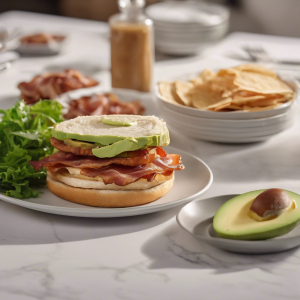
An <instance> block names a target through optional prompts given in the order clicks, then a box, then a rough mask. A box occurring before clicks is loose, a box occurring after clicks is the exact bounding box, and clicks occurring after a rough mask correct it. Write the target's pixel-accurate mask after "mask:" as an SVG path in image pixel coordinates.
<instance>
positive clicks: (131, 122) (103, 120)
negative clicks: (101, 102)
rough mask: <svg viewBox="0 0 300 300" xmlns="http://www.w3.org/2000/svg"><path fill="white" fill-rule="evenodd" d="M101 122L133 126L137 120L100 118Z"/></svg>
mask: <svg viewBox="0 0 300 300" xmlns="http://www.w3.org/2000/svg"><path fill="white" fill-rule="evenodd" d="M101 122H102V123H104V124H108V125H111V126H133V125H136V124H137V121H130V122H129V121H127V122H126V121H119V120H112V119H108V118H104V117H103V118H101Z"/></svg>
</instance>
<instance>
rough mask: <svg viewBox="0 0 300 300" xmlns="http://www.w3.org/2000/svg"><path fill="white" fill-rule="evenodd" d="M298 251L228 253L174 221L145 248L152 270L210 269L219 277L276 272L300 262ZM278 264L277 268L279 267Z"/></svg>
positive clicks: (144, 251)
mask: <svg viewBox="0 0 300 300" xmlns="http://www.w3.org/2000/svg"><path fill="white" fill-rule="evenodd" d="M297 250H298V248H294V249H291V250H288V251H284V252H280V253H275V254H264V255H245V254H236V253H231V252H226V251H223V250H220V249H217V248H214V247H212V246H210V245H207V244H205V243H201V242H199V241H197V240H196V239H195V238H194V237H192V236H191V235H190V234H189V233H187V232H185V231H184V230H183V229H182V228H181V227H180V226H179V225H178V224H177V223H176V220H175V219H174V220H173V221H172V222H171V223H170V225H169V226H168V227H166V228H165V229H164V230H163V231H162V232H160V233H159V234H156V235H155V236H153V237H152V238H151V239H150V240H148V242H146V243H145V244H144V245H143V247H142V252H143V253H144V255H146V256H147V257H148V259H149V260H150V261H151V264H150V265H149V266H148V268H149V269H150V270H157V269H170V268H173V269H178V268H180V269H210V270H214V273H215V274H222V273H231V272H240V271H243V270H249V269H260V270H262V271H265V272H267V273H273V269H275V268H278V267H279V265H280V264H281V263H286V261H287V260H288V261H289V263H292V264H293V260H295V262H296V261H297V260H298V259H297V258H296V257H293V254H294V253H295V252H296V251H297ZM275 264H276V266H275Z"/></svg>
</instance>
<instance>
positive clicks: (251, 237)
mask: <svg viewBox="0 0 300 300" xmlns="http://www.w3.org/2000/svg"><path fill="white" fill-rule="evenodd" d="M297 223H298V221H296V222H294V223H292V224H290V225H288V226H285V227H283V228H280V229H274V230H270V231H266V232H261V233H255V234H248V235H240V236H235V235H230V234H223V233H221V232H217V231H216V230H215V229H214V230H215V231H216V233H217V234H218V236H219V237H221V238H224V239H231V240H246V241H259V240H267V239H271V238H274V237H277V236H280V235H284V234H286V233H288V232H290V231H291V230H292V229H294V228H295V227H296V225H297Z"/></svg>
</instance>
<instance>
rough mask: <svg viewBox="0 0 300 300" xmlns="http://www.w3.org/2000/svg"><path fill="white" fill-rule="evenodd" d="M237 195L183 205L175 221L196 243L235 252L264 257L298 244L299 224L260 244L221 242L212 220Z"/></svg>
mask: <svg viewBox="0 0 300 300" xmlns="http://www.w3.org/2000/svg"><path fill="white" fill-rule="evenodd" d="M235 196H237V195H223V196H216V197H212V198H208V199H203V200H201V199H199V200H195V201H193V202H191V203H189V204H187V205H185V206H184V207H183V208H182V209H181V210H180V212H179V213H178V214H177V222H178V223H179V225H180V226H181V227H182V228H183V229H185V230H186V231H187V232H189V233H190V234H192V235H193V236H194V237H195V238H197V239H198V240H199V241H201V242H204V243H207V244H209V245H212V246H214V247H217V248H220V249H223V250H226V251H230V252H236V253H245V254H263V253H275V252H280V251H285V250H288V249H292V248H294V247H297V246H299V245H300V225H298V226H296V227H295V228H294V229H293V230H292V231H290V232H289V233H287V234H285V235H282V236H279V237H276V238H273V239H269V240H263V241H242V240H230V239H223V238H220V237H218V236H217V235H216V233H215V231H214V230H213V228H212V220H213V216H214V215H215V213H216V211H217V210H218V208H219V207H220V206H221V205H222V204H224V203H225V202H226V201H228V200H229V199H231V198H233V197H235Z"/></svg>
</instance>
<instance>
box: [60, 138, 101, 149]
mask: <svg viewBox="0 0 300 300" xmlns="http://www.w3.org/2000/svg"><path fill="white" fill-rule="evenodd" d="M64 143H65V144H66V145H69V146H73V147H80V148H87V149H93V148H96V147H97V145H96V144H95V143H87V142H82V141H74V140H71V139H65V140H64Z"/></svg>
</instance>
